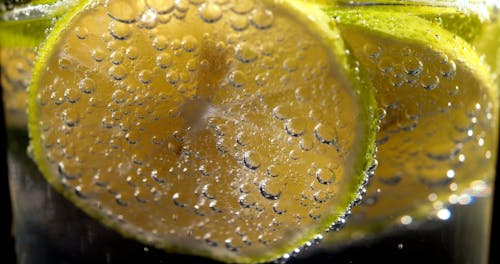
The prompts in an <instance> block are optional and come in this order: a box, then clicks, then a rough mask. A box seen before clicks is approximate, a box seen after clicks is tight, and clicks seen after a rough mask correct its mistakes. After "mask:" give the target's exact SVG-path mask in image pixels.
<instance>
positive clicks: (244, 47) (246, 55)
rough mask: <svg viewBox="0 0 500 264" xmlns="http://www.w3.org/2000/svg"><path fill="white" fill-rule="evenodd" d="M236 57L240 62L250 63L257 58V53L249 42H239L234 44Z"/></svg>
mask: <svg viewBox="0 0 500 264" xmlns="http://www.w3.org/2000/svg"><path fill="white" fill-rule="evenodd" d="M235 51H236V59H238V60H239V61H241V62H242V63H250V62H253V61H255V60H256V59H257V53H256V52H255V51H254V50H253V49H252V47H250V45H249V44H245V43H241V44H238V45H237V46H236V50H235Z"/></svg>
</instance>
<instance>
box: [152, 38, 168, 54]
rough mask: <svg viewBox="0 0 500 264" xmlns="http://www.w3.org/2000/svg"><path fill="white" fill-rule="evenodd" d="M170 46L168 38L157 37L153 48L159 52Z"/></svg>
mask: <svg viewBox="0 0 500 264" xmlns="http://www.w3.org/2000/svg"><path fill="white" fill-rule="evenodd" d="M167 45H168V41H167V38H165V36H156V37H155V38H154V39H153V48H155V49H156V50H158V51H162V50H164V49H165V48H166V47H167Z"/></svg>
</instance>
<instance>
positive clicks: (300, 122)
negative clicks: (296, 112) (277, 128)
mask: <svg viewBox="0 0 500 264" xmlns="http://www.w3.org/2000/svg"><path fill="white" fill-rule="evenodd" d="M305 127H306V121H305V120H304V119H302V118H292V119H290V120H288V122H287V123H286V125H285V130H286V132H287V133H288V134H289V135H290V136H292V137H299V136H301V135H302V134H303V133H304V130H305Z"/></svg>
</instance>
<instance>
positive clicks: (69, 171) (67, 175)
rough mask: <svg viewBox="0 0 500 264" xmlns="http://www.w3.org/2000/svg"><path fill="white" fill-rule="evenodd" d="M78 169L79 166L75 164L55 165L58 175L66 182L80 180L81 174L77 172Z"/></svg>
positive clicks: (63, 163)
mask: <svg viewBox="0 0 500 264" xmlns="http://www.w3.org/2000/svg"><path fill="white" fill-rule="evenodd" d="M79 169H80V167H79V166H75V164H71V163H66V162H59V163H58V164H57V170H58V172H59V175H60V176H61V177H62V178H64V179H67V180H75V179H78V178H80V177H81V176H82V175H81V172H79Z"/></svg>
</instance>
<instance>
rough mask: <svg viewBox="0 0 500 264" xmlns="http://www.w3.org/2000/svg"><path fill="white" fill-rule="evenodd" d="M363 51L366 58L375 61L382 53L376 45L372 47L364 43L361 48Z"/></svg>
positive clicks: (370, 44)
mask: <svg viewBox="0 0 500 264" xmlns="http://www.w3.org/2000/svg"><path fill="white" fill-rule="evenodd" d="M363 51H364V52H365V54H366V56H368V57H370V58H372V59H374V60H376V59H378V57H380V53H381V51H382V48H380V47H379V46H378V45H374V44H372V43H366V44H365V45H364V46H363Z"/></svg>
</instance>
